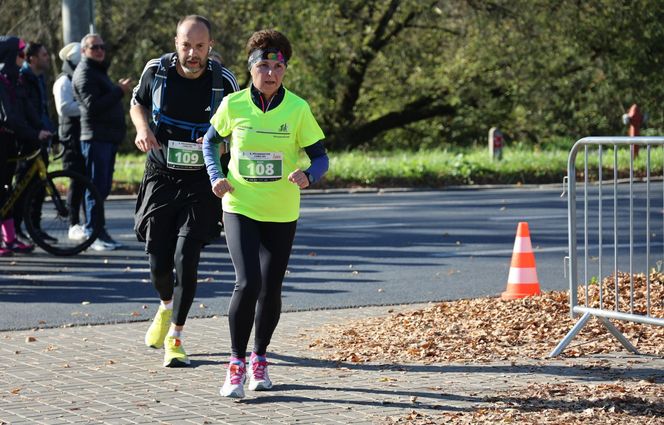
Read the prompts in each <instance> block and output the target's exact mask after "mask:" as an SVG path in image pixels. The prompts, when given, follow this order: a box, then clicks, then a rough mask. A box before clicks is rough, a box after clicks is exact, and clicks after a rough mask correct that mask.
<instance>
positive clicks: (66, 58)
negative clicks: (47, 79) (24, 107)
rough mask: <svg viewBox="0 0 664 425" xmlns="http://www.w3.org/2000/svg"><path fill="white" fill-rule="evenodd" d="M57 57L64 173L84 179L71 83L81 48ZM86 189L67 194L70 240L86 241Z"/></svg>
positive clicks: (65, 50) (56, 86) (75, 188)
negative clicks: (82, 222) (83, 219)
mask: <svg viewBox="0 0 664 425" xmlns="http://www.w3.org/2000/svg"><path fill="white" fill-rule="evenodd" d="M58 56H60V59H62V73H61V74H60V75H59V76H58V78H57V79H56V80H55V83H54V84H53V98H54V99H55V109H56V110H57V111H58V123H59V125H58V136H59V138H60V142H61V143H62V144H63V146H64V149H65V152H64V155H63V156H62V166H63V168H64V169H65V170H70V171H74V172H77V173H79V174H83V175H85V174H86V173H85V158H83V154H82V153H81V119H80V117H81V111H80V110H79V108H78V103H77V102H76V100H75V99H74V89H73V87H72V83H71V79H72V76H73V75H74V70H75V69H76V66H77V65H78V63H79V62H80V61H81V44H80V43H78V42H73V43H69V44H67V45H66V46H65V47H63V48H62V49H61V50H60V52H59V54H58ZM84 194H85V188H83V187H80V186H78V185H77V184H74V185H72V187H71V188H70V190H69V193H68V194H67V205H68V206H69V235H68V236H69V239H73V240H81V239H84V238H85V227H84V226H81V225H80V215H79V211H80V209H81V202H82V200H83V195H84Z"/></svg>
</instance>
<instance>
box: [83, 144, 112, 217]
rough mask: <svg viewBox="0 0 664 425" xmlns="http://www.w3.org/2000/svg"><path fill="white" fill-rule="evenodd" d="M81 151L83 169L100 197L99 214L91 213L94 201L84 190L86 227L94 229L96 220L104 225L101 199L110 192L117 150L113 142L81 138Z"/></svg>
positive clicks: (94, 204) (104, 198) (94, 205)
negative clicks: (83, 160) (83, 159)
mask: <svg viewBox="0 0 664 425" xmlns="http://www.w3.org/2000/svg"><path fill="white" fill-rule="evenodd" d="M81 152H82V153H83V157H84V158H85V171H86V173H87V175H88V177H89V178H90V180H92V183H93V184H94V185H95V187H96V188H97V190H98V191H99V195H100V196H101V199H102V206H101V216H97V214H93V211H94V209H95V207H96V202H95V200H94V199H93V198H92V196H91V195H90V192H89V191H86V192H85V214H86V217H87V223H86V224H85V227H86V228H87V229H94V226H95V224H96V223H97V222H100V223H101V226H102V227H105V226H106V219H105V218H104V205H103V201H104V200H106V198H107V197H108V195H109V194H110V193H111V184H112V182H113V169H114V168H115V154H116V153H117V152H118V146H117V145H116V144H115V143H106V142H99V141H92V140H81Z"/></svg>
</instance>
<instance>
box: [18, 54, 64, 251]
mask: <svg viewBox="0 0 664 425" xmlns="http://www.w3.org/2000/svg"><path fill="white" fill-rule="evenodd" d="M50 69H51V55H50V54H49V52H48V50H46V47H45V46H44V45H43V44H41V43H37V42H30V43H28V45H27V46H26V48H25V62H23V65H22V66H21V70H20V75H21V81H22V85H23V91H24V93H25V97H26V98H27V101H28V104H27V105H26V109H28V110H29V111H27V113H28V115H32V116H33V117H35V118H33V119H32V120H31V121H34V124H33V125H34V126H35V128H40V129H44V130H46V131H49V132H51V133H54V132H55V126H54V125H53V121H51V118H50V117H49V115H48V110H49V105H48V92H47V90H46V73H47V72H48V71H49V70H50ZM49 142H50V138H48V139H45V140H42V141H41V142H39V141H37V143H35V141H29V140H21V141H20V143H21V145H22V146H21V148H20V151H21V152H22V153H28V152H32V151H33V150H35V149H38V148H39V147H40V145H41V147H42V148H43V151H42V158H43V159H44V162H46V163H47V164H48V154H47V152H46V147H47V145H48V143H49ZM31 165H32V163H31V162H25V161H23V162H19V164H18V167H17V170H16V178H17V179H18V180H20V179H22V178H23V177H24V176H25V174H26V173H27V172H28V169H29V168H30V166H31ZM24 205H25V198H24V195H22V196H21V197H20V198H19V201H18V203H17V204H16V207H15V208H14V226H15V227H16V235H17V236H18V238H19V240H23V241H25V242H29V241H30V238H29V237H28V235H26V234H25V233H24V232H23V230H22V224H23V219H24V217H23V211H24V208H25V207H24ZM40 210H41V208H37V209H36V210H35V211H40ZM32 220H33V222H34V223H39V222H40V220H41V216H40V215H39V214H38V213H37V214H35V216H33V217H32ZM36 227H37V228H39V227H40V226H36ZM38 232H40V233H42V235H41V237H42V238H44V239H46V240H49V241H51V242H55V241H56V240H55V238H53V237H52V236H50V235H48V234H46V233H43V232H42V231H41V230H38Z"/></svg>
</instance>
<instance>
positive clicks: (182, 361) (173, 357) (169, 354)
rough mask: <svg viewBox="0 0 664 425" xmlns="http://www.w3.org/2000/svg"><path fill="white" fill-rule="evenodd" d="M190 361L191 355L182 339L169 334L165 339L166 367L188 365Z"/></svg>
mask: <svg viewBox="0 0 664 425" xmlns="http://www.w3.org/2000/svg"><path fill="white" fill-rule="evenodd" d="M189 363H190V362H189V357H188V356H187V353H185V351H184V348H183V347H182V340H181V339H180V338H177V337H174V336H167V337H166V340H165V341H164V367H186V366H189Z"/></svg>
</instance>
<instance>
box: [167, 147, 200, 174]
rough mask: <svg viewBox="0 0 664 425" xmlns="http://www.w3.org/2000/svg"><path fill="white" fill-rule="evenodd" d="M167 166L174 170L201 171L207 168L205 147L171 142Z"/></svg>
mask: <svg viewBox="0 0 664 425" xmlns="http://www.w3.org/2000/svg"><path fill="white" fill-rule="evenodd" d="M166 166H167V167H168V168H171V169H173V170H199V169H201V168H203V167H204V166H205V161H204V160H203V145H202V144H200V143H193V142H178V141H177V140H169V141H168V153H167V155H166Z"/></svg>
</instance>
